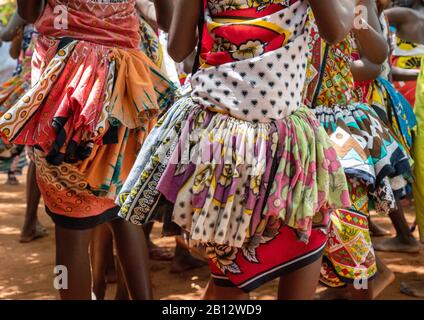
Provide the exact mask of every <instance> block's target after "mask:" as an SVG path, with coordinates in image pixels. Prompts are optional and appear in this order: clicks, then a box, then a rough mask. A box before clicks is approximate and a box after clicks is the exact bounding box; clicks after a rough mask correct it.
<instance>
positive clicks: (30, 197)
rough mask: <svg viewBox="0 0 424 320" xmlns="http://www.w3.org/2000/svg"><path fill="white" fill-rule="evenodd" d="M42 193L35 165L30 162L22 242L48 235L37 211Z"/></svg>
mask: <svg viewBox="0 0 424 320" xmlns="http://www.w3.org/2000/svg"><path fill="white" fill-rule="evenodd" d="M40 198H41V193H40V189H39V188H38V185H37V181H36V178H35V164H34V162H32V161H31V162H30V164H29V166H28V172H27V185H26V211H25V221H24V225H23V227H22V231H21V237H20V242H21V243H26V242H31V241H32V240H35V239H37V238H41V237H43V236H45V235H47V231H46V228H44V227H43V226H42V225H41V224H40V222H39V221H38V218H37V209H38V205H39V203H40Z"/></svg>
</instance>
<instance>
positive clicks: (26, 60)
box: [0, 25, 34, 173]
mask: <svg viewBox="0 0 424 320" xmlns="http://www.w3.org/2000/svg"><path fill="white" fill-rule="evenodd" d="M33 35H34V28H33V26H32V25H26V26H25V27H24V30H23V38H22V48H21V53H20V56H19V59H18V66H17V67H16V70H15V72H14V74H13V76H12V77H11V78H10V79H9V80H7V81H6V82H5V83H3V84H2V85H1V87H0V117H1V116H2V115H4V113H5V112H6V111H7V110H9V109H10V108H11V107H12V106H13V105H14V104H15V103H16V102H17V101H18V100H19V99H20V98H21V97H22V96H23V95H24V94H25V92H26V91H27V90H29V88H30V87H31V59H32V54H33V52H34V43H33V42H32V38H33ZM25 165H26V155H25V152H24V147H23V146H17V145H14V144H12V143H9V144H5V143H4V142H3V141H2V140H1V139H0V172H11V173H15V172H21V171H22V168H23V167H24V166H25Z"/></svg>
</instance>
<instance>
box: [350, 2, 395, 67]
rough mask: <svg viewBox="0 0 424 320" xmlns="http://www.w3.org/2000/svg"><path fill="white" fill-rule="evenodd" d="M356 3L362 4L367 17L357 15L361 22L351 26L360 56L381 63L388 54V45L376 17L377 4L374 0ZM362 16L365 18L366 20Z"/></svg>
mask: <svg viewBox="0 0 424 320" xmlns="http://www.w3.org/2000/svg"><path fill="white" fill-rule="evenodd" d="M358 5H362V6H364V8H366V13H367V17H363V18H361V17H359V16H358V18H361V19H362V21H361V22H362V23H361V25H360V26H358V27H357V28H355V26H354V28H353V33H354V35H355V40H356V43H357V45H358V48H359V52H360V54H361V57H364V58H366V59H367V60H369V62H372V63H375V64H377V65H379V64H382V63H383V62H384V61H386V59H387V57H388V55H389V46H388V43H387V40H386V39H385V37H384V35H383V31H382V29H381V25H380V21H379V19H378V11H377V5H376V3H375V1H374V0H360V1H359V3H358ZM361 13H362V12H359V14H361ZM364 18H367V21H366V20H365V19H364Z"/></svg>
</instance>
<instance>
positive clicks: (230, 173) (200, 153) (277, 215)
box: [117, 95, 350, 291]
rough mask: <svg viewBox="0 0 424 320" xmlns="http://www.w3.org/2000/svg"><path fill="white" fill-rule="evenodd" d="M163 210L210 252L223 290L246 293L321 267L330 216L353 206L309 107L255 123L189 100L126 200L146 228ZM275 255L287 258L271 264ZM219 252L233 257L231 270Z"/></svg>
mask: <svg viewBox="0 0 424 320" xmlns="http://www.w3.org/2000/svg"><path fill="white" fill-rule="evenodd" d="M163 202H170V203H172V204H173V212H172V219H173V221H174V222H175V223H176V224H178V225H179V226H180V227H181V228H182V229H184V230H186V231H188V232H189V233H190V234H191V240H192V241H194V242H195V243H196V242H197V243H201V244H203V245H206V247H207V253H208V255H209V257H210V259H211V263H212V265H213V266H214V267H212V273H213V275H214V278H215V279H216V281H217V284H218V285H220V284H221V285H226V286H228V285H229V284H232V285H233V286H238V287H240V288H242V289H243V290H246V291H250V290H253V289H254V288H256V287H258V286H260V285H261V284H262V283H264V281H268V280H269V279H270V277H271V278H273V277H277V276H279V275H281V274H283V273H284V272H289V271H292V270H295V269H296V268H300V267H301V266H304V265H305V264H308V263H311V262H313V261H315V260H316V259H318V258H320V256H321V255H322V252H323V249H324V246H325V243H326V239H327V236H326V233H327V228H328V225H329V220H328V219H329V218H328V217H329V215H328V214H327V212H328V209H331V208H346V207H349V206H350V200H349V192H348V189H347V185H346V178H345V175H344V172H343V169H342V167H341V165H340V162H339V161H338V158H337V154H336V151H335V150H334V148H332V146H331V143H330V141H329V139H328V136H327V135H326V133H325V131H324V130H323V128H322V127H321V126H320V125H319V123H318V122H317V120H316V119H315V117H314V116H313V115H312V113H311V112H310V111H308V110H307V109H306V108H300V109H299V110H298V111H296V112H294V113H293V114H292V115H290V116H288V117H287V118H285V119H282V120H279V121H274V122H270V123H254V122H250V121H244V120H239V119H236V118H233V117H231V116H230V115H228V114H222V113H217V112H213V111H210V110H208V109H206V108H204V107H202V106H200V105H198V104H197V103H195V102H194V101H193V100H192V98H191V96H190V95H186V96H185V97H183V98H182V99H180V100H179V101H178V102H177V103H176V104H175V105H174V106H173V107H172V108H171V109H170V110H169V111H168V112H167V113H166V114H165V115H164V116H163V117H162V118H161V119H160V120H159V121H158V123H157V124H156V127H155V128H154V129H153V130H152V132H151V133H150V135H149V136H148V138H147V139H146V141H145V144H144V145H143V147H142V149H141V151H140V153H139V156H138V158H137V161H136V163H135V165H134V167H133V169H132V172H131V174H130V176H129V179H128V180H127V181H126V183H125V185H124V187H123V188H122V192H121V194H120V196H119V198H118V199H117V203H118V204H119V205H120V206H121V212H120V215H121V216H122V217H124V218H125V219H127V220H129V221H131V222H133V223H135V224H139V225H142V224H144V223H147V222H149V221H151V220H152V219H155V218H157V217H158V215H159V214H160V212H158V210H156V209H157V208H159V207H160V206H161V204H162V203H163ZM320 211H321V213H319V212H320ZM322 212H326V213H325V214H323V213H322ZM168 214H170V213H168ZM265 244H267V245H265ZM272 248H275V250H277V248H278V249H279V251H280V253H281V255H279V256H278V257H275V259H274V260H269V261H268V259H267V258H263V257H267V256H269V255H270V254H271V255H272V252H275V251H274V250H272ZM219 252H231V256H232V257H233V258H234V259H232V260H231V265H232V267H229V266H228V264H229V262H226V259H227V258H225V257H224V258H222V257H221V255H220V254H219ZM237 252H238V253H237ZM224 256H225V254H224ZM246 256H247V258H246ZM258 257H260V258H258ZM238 259H242V260H243V261H244V262H241V260H240V261H239V260H238ZM258 259H259V260H258ZM239 263H242V266H243V267H242V268H241V269H238V268H237V267H236V266H237V265H238V264H239ZM259 264H261V267H260V268H259V267H258V265H259ZM271 269H272V270H274V271H273V272H269V270H271ZM219 270H220V271H219ZM241 270H242V271H241ZM247 270H249V271H247ZM224 278H225V279H226V280H227V281H224V282H225V283H223V279H224ZM246 281H248V282H249V285H246V284H245V282H246Z"/></svg>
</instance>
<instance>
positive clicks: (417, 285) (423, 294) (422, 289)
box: [400, 280, 424, 298]
mask: <svg viewBox="0 0 424 320" xmlns="http://www.w3.org/2000/svg"><path fill="white" fill-rule="evenodd" d="M400 292H402V293H404V294H406V295H408V296H411V297H416V298H424V281H422V280H421V281H419V280H416V281H410V282H402V283H401V284H400Z"/></svg>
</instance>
